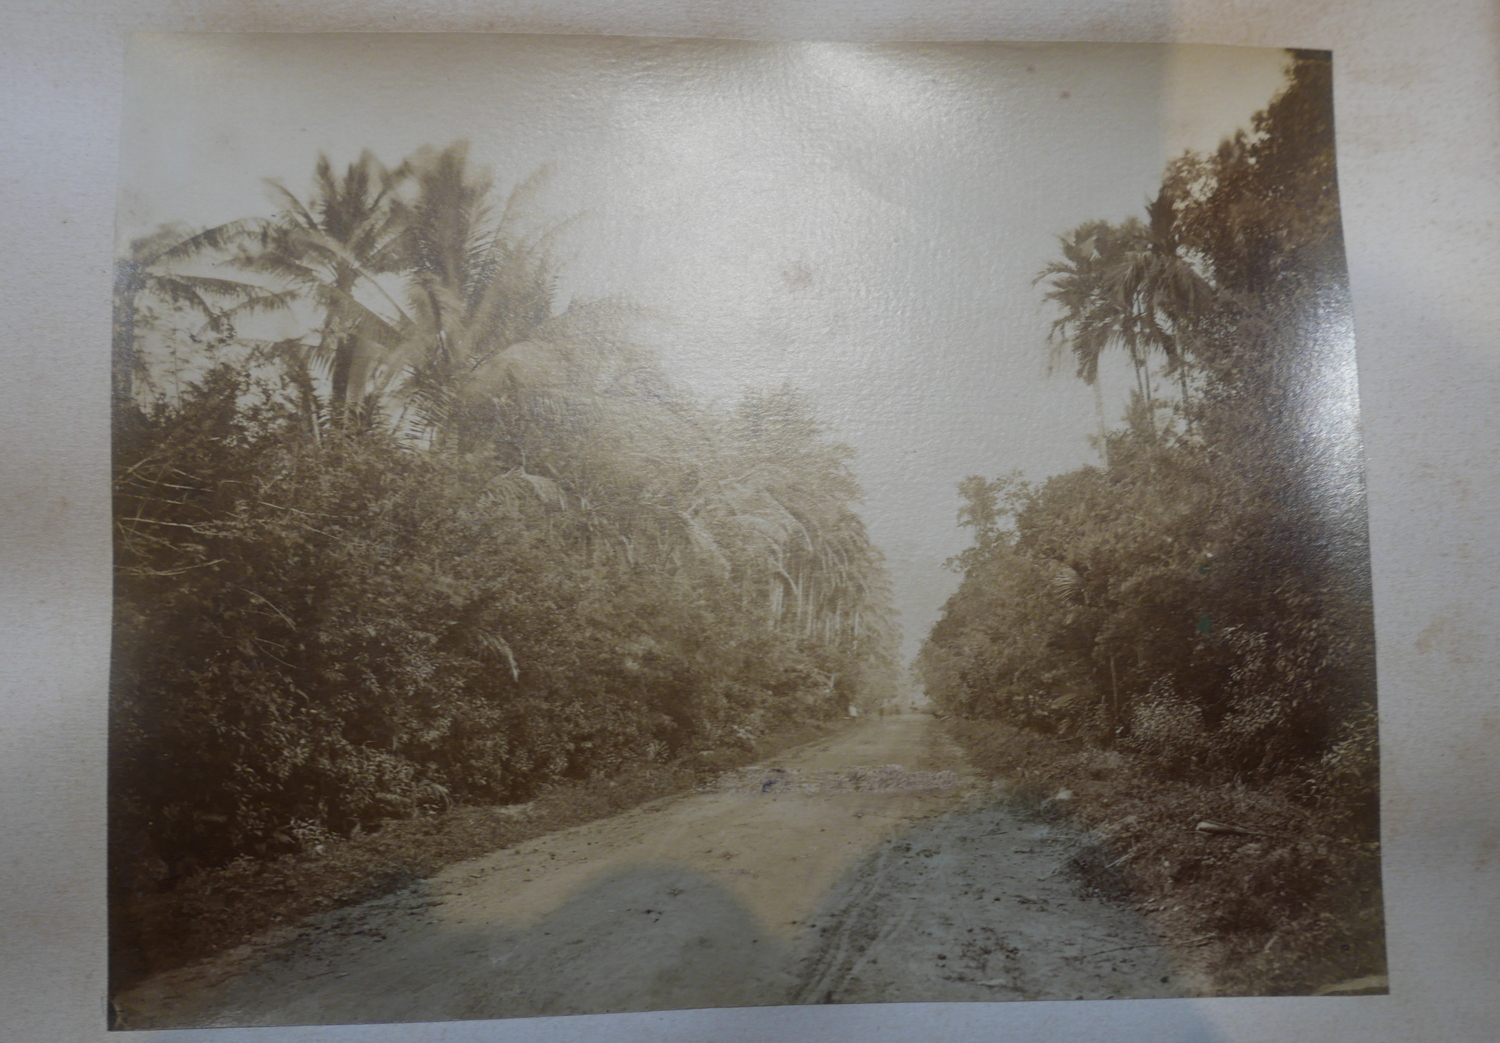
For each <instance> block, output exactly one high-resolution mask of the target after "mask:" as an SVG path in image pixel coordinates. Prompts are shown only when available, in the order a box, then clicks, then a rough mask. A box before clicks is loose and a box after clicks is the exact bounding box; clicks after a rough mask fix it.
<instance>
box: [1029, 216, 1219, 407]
mask: <svg viewBox="0 0 1500 1043" xmlns="http://www.w3.org/2000/svg"><path fill="white" fill-rule="evenodd" d="M1146 210H1147V216H1148V218H1149V224H1146V223H1142V222H1141V221H1140V220H1139V219H1137V218H1134V217H1131V218H1127V219H1126V220H1125V221H1124V222H1122V223H1121V224H1119V225H1111V224H1109V223H1108V222H1105V221H1091V222H1087V223H1085V224H1082V225H1079V226H1078V227H1077V228H1075V229H1073V231H1071V232H1069V233H1068V234H1067V235H1065V236H1062V237H1061V239H1060V243H1061V246H1062V253H1063V257H1062V260H1060V261H1053V262H1052V263H1051V264H1049V265H1047V266H1046V267H1045V268H1043V269H1042V271H1041V273H1040V274H1039V275H1038V276H1037V278H1036V281H1037V282H1041V281H1042V280H1044V279H1045V280H1048V281H1049V285H1050V286H1051V287H1052V289H1051V290H1050V291H1049V292H1048V293H1047V295H1046V299H1047V300H1049V301H1053V302H1055V303H1056V304H1058V305H1059V306H1060V307H1061V308H1062V311H1063V314H1062V316H1061V317H1060V318H1058V319H1057V320H1056V321H1055V322H1053V324H1052V343H1053V351H1054V361H1055V360H1056V358H1057V357H1059V356H1060V355H1061V354H1062V353H1063V352H1065V351H1071V352H1072V354H1073V356H1074V358H1075V359H1076V360H1077V362H1078V376H1079V377H1081V378H1082V379H1083V381H1084V382H1085V383H1086V384H1089V385H1090V386H1093V385H1094V384H1095V381H1096V380H1097V379H1098V375H1099V358H1100V356H1101V355H1102V354H1103V352H1104V350H1105V349H1106V348H1107V347H1109V346H1110V345H1111V344H1118V345H1119V346H1120V347H1121V348H1123V349H1124V351H1125V353H1126V355H1127V356H1128V358H1129V359H1130V364H1131V366H1132V367H1133V368H1134V370H1135V376H1136V390H1137V392H1138V393H1139V394H1140V396H1141V399H1142V401H1143V402H1144V403H1145V405H1146V409H1147V413H1148V415H1154V409H1155V394H1154V389H1153V387H1152V382H1151V370H1150V361H1151V356H1152V355H1153V354H1155V353H1160V354H1161V355H1162V356H1163V357H1164V359H1165V361H1166V370H1165V371H1166V373H1168V374H1175V375H1176V376H1177V378H1178V383H1179V387H1180V388H1181V392H1182V396H1183V402H1184V404H1186V402H1187V396H1188V382H1187V362H1188V349H1189V344H1188V341H1187V338H1188V334H1189V329H1190V326H1191V323H1192V320H1193V318H1194V316H1196V315H1200V314H1203V313H1204V312H1205V311H1206V310H1207V308H1208V307H1209V305H1210V302H1211V300H1212V296H1213V291H1212V288H1211V287H1210V286H1209V284H1208V282H1207V280H1205V279H1204V278H1203V276H1202V275H1201V274H1199V272H1198V270H1197V268H1196V267H1195V266H1194V265H1193V263H1192V262H1191V261H1190V260H1189V259H1188V258H1187V257H1186V256H1185V253H1184V250H1183V248H1182V244H1181V241H1180V239H1179V236H1178V234H1177V229H1176V213H1177V203H1176V200H1175V198H1174V197H1173V195H1172V193H1171V191H1170V189H1168V188H1163V189H1162V191H1161V193H1160V194H1158V196H1157V197H1156V199H1154V200H1152V201H1151V202H1150V203H1149V204H1148V205H1147V208H1146Z"/></svg>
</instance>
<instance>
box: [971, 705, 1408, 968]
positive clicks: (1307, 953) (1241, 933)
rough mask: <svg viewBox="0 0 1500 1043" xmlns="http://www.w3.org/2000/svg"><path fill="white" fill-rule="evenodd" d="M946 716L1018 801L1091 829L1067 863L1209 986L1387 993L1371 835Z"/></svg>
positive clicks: (1114, 754) (1303, 810)
mask: <svg viewBox="0 0 1500 1043" xmlns="http://www.w3.org/2000/svg"><path fill="white" fill-rule="evenodd" d="M947 723H948V725H949V727H950V731H951V733H952V735H953V737H954V739H955V740H956V741H957V742H958V743H959V744H960V745H961V746H962V747H964V749H965V750H966V751H967V753H968V756H969V759H970V761H971V762H972V763H973V764H974V766H975V767H976V768H977V769H979V770H980V771H982V772H984V773H986V774H988V775H989V776H990V777H992V778H995V779H997V780H1002V781H1004V782H1005V783H1006V784H1007V788H1008V790H1009V792H1010V794H1011V796H1012V798H1013V799H1014V801H1015V802H1016V803H1017V804H1018V805H1020V806H1021V807H1023V808H1029V809H1030V810H1031V811H1032V812H1033V813H1034V814H1036V815H1038V816H1041V817H1043V818H1052V819H1067V820H1069V821H1071V822H1072V823H1074V824H1075V825H1077V826H1079V827H1081V828H1083V829H1086V830H1088V831H1089V833H1090V834H1091V836H1092V837H1093V839H1094V843H1093V845H1092V846H1091V847H1090V848H1087V849H1085V850H1084V851H1083V852H1080V854H1079V856H1078V857H1077V858H1076V859H1075V864H1074V866H1073V868H1074V869H1075V871H1076V872H1078V873H1079V874H1080V875H1082V877H1083V878H1084V880H1085V881H1086V882H1087V883H1088V884H1089V885H1091V886H1093V887H1094V888H1096V889H1098V890H1099V891H1101V892H1103V893H1106V894H1116V895H1120V896H1125V895H1129V896H1130V897H1131V898H1132V899H1133V901H1134V902H1135V904H1136V906H1137V908H1139V909H1140V910H1141V912H1142V913H1144V914H1145V915H1146V916H1147V917H1148V918H1149V919H1150V920H1151V922H1152V924H1153V926H1154V927H1155V928H1156V930H1157V931H1158V932H1159V933H1160V934H1161V935H1162V937H1164V938H1165V939H1167V940H1168V941H1169V942H1170V943H1171V945H1172V946H1173V948H1174V949H1175V950H1176V951H1175V956H1176V958H1177V961H1178V962H1179V964H1180V965H1184V966H1191V967H1193V968H1194V969H1195V970H1196V972H1197V974H1198V975H1199V976H1201V978H1202V979H1203V980H1204V982H1205V987H1206V989H1207V991H1209V992H1211V993H1213V994H1217V995H1305V994H1310V993H1316V992H1319V991H1320V990H1321V991H1349V989H1348V987H1347V983H1351V982H1358V983H1361V984H1360V985H1359V990H1358V991H1366V992H1368V991H1381V992H1383V991H1385V990H1384V988H1383V978H1384V975H1385V973H1386V966H1385V955H1384V953H1385V948H1384V918H1383V909H1382V901H1381V888H1380V856H1379V844H1378V841H1373V840H1369V841H1366V840H1361V839H1359V838H1357V837H1352V836H1349V835H1348V832H1349V831H1348V830H1347V829H1344V828H1341V826H1340V824H1339V823H1337V822H1335V821H1331V820H1329V819H1327V818H1326V817H1322V816H1320V814H1319V812H1318V810H1317V809H1316V808H1312V807H1309V806H1307V805H1306V804H1304V803H1300V802H1298V801H1296V800H1294V799H1292V797H1291V796H1290V795H1289V794H1287V793H1285V792H1282V791H1279V790H1277V789H1276V788H1274V787H1266V788H1260V789H1251V788H1249V787H1247V786H1242V785H1235V784H1233V783H1212V782H1203V781H1196V780H1194V781H1183V780H1174V779H1169V778H1163V777H1162V776H1161V775H1160V774H1157V773H1155V772H1153V771H1152V770H1151V769H1150V768H1149V766H1148V765H1147V764H1146V763H1145V762H1144V761H1143V760H1141V759H1140V758H1137V757H1135V756H1132V755H1130V754H1129V753H1126V752H1124V751H1120V750H1104V749H1100V748H1097V747H1093V746H1089V745H1086V744H1084V743H1081V742H1077V741H1072V740H1060V739H1055V738H1050V737H1045V736H1041V735H1037V734H1035V733H1029V732H1024V731H1021V730H1019V729H1016V728H1014V727H1011V726H1009V725H1004V724H1000V723H998V722H993V721H968V720H950V721H948V722H947ZM1200 823H1202V824H1203V827H1204V828H1200ZM1341 983H1344V984H1345V985H1346V988H1345V989H1343V990H1339V989H1337V988H1336V987H1337V986H1339V985H1340V984H1341Z"/></svg>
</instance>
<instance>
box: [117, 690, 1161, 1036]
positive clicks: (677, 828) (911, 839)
mask: <svg viewBox="0 0 1500 1043" xmlns="http://www.w3.org/2000/svg"><path fill="white" fill-rule="evenodd" d="M997 801H998V797H997V796H996V793H995V790H994V789H993V787H991V786H990V785H989V784H988V783H982V782H980V781H979V780H978V779H977V778H976V777H975V776H974V775H973V774H972V773H971V772H969V771H968V769H967V767H966V765H965V762H964V759H963V755H962V753H961V752H960V751H959V749H958V748H957V747H956V745H954V744H953V742H952V741H951V740H950V739H949V738H948V736H947V735H946V733H945V731H944V730H943V729H942V728H941V726H940V725H939V724H938V723H937V722H936V721H935V720H933V719H932V718H931V717H926V716H915V715H912V716H906V717H896V718H885V719H879V720H868V721H863V722H860V723H859V724H858V725H856V726H853V727H851V728H849V729H848V730H845V731H843V732H840V733H839V734H837V735H834V736H831V737H829V738H826V739H822V740H819V741H818V742H815V743H812V744H810V745H808V746H805V747H802V748H800V749H797V750H793V751H789V752H788V753H787V754H786V755H785V756H783V757H781V758H777V759H773V760H770V761H767V762H766V763H765V764H763V765H759V766H757V767H755V768H752V769H743V770H741V771H739V772H732V773H729V774H727V775H725V776H723V777H721V778H720V779H719V780H718V781H717V782H716V783H715V784H713V785H709V786H705V787H703V788H702V789H701V790H700V791H699V792H696V793H693V794H687V795H683V796H678V797H671V798H666V799H663V800H659V801H655V802H652V803H650V804H647V805H643V806H641V807H639V808H636V809H634V810H632V811H630V812H627V813H625V814H623V815H618V816H615V817H613V818H610V819H606V820H601V821H599V822H594V823H590V824H588V825H585V826H580V827H576V828H573V829H569V830H563V831H560V832H557V833H553V834H549V835H548V836H545V837H540V838H537V839H536V840H533V841H528V842H526V843H524V844H521V845H518V846H516V847H514V848H509V849H503V850H500V851H496V852H493V853H491V854H489V855H485V856H482V857H480V858H477V859H472V860H470V861H468V862H464V863H461V864H459V865H455V866H452V867H450V868H449V869H448V870H445V871H444V872H443V873H440V874H438V875H437V876H435V877H433V878H431V879H429V880H425V881H422V882H421V883H420V884H418V885H416V886H414V887H412V888H409V889H407V890H406V891H403V892H400V893H398V894H395V895H389V896H386V897H385V898H382V899H379V900H377V901H374V902H369V903H366V904H365V905H362V906H357V907H352V908H349V909H342V910H336V911H334V912H330V913H326V914H323V915H322V916H319V917H314V918H311V919H309V920H308V921H304V922H303V923H302V924H300V925H298V927H297V928H295V929H293V930H291V931H284V932H282V933H281V934H279V935H277V936H274V937H269V938H266V939H262V940H261V941H260V942H258V943H255V944H252V945H249V946H245V947H242V948H241V949H240V950H237V951H235V952H232V953H228V954H225V955H223V956H221V957H218V958H216V959H214V960H211V961H208V962H206V963H203V964H199V965H197V966H195V967H188V968H182V969H180V970H177V971H173V972H170V973H168V974H164V975H160V976H158V977H157V978H153V979H151V980H149V981H146V982H144V983H142V984H140V985H138V986H137V987H135V988H133V989H131V990H130V991H129V992H127V993H125V994H123V995H121V996H118V997H116V1006H117V1008H118V1009H119V1011H120V1015H121V1027H126V1028H169V1027H189V1026H206V1025H294V1024H314V1023H323V1024H329V1023H370V1022H400V1021H434V1020H447V1019H454V1018H498V1017H516V1016H528V1015H548V1014H570V1013H588V1012H605V1011H625V1010H653V1009H665V1008H674V1007H702V1006H747V1005H759V1004H781V1003H791V1002H824V1001H827V1002H861V1001H877V1000H949V999H984V1000H989V999H1021V998H1067V999H1072V998H1075V997H1077V996H1079V995H1084V996H1105V995H1133V996H1145V995H1180V994H1182V992H1181V986H1180V985H1179V984H1178V980H1177V979H1176V978H1175V977H1174V976H1173V972H1172V971H1171V969H1170V968H1168V967H1166V966H1165V961H1164V958H1163V957H1162V955H1161V953H1160V951H1159V950H1152V949H1150V948H1148V946H1149V945H1151V944H1152V943H1154V939H1152V938H1150V937H1149V935H1147V934H1146V933H1145V932H1146V927H1145V925H1144V923H1143V922H1142V921H1141V919H1140V918H1139V917H1138V916H1137V915H1136V914H1135V913H1134V912H1133V911H1131V910H1129V909H1128V908H1125V907H1123V906H1120V905H1118V904H1111V903H1109V902H1105V901H1100V900H1097V899H1086V898H1079V897H1078V896H1077V895H1076V893H1075V892H1076V888H1075V886H1074V885H1073V884H1072V883H1071V882H1070V880H1069V879H1068V878H1067V876H1066V874H1064V873H1062V872H1061V871H1060V870H1061V867H1062V866H1063V864H1064V863H1065V862H1066V861H1067V860H1068V859H1069V858H1071V857H1072V856H1073V854H1075V853H1076V852H1077V850H1079V849H1080V848H1081V846H1082V845H1083V844H1084V842H1085V841H1084V839H1083V838H1081V837H1079V836H1077V835H1076V834H1071V833H1068V832H1067V831H1065V830H1061V829H1059V828H1057V827H1054V826H1047V825H1045V824H1041V823H1034V822H1024V821H1022V820H1021V819H1020V818H1019V817H1017V815H1016V814H1015V813H1014V812H1012V811H1010V810H1008V809H1007V808H1006V807H1005V806H1004V804H1003V803H999V802H997ZM1096 950H1112V951H1109V952H1106V953H1104V954H1103V955H1094V953H1095V951H1096ZM1163 977H1165V978H1167V979H1168V980H1167V981H1166V982H1163V981H1161V979H1162V978H1163Z"/></svg>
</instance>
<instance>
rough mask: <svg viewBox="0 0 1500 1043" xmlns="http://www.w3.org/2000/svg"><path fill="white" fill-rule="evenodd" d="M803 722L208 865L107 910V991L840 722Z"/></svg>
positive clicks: (630, 803)
mask: <svg viewBox="0 0 1500 1043" xmlns="http://www.w3.org/2000/svg"><path fill="white" fill-rule="evenodd" d="M847 723H848V722H847V721H844V720H840V721H835V722H832V723H803V724H799V725H795V726H791V727H788V728H784V729H782V730H780V731H777V732H775V733H773V734H771V735H768V736H766V737H765V738H764V739H762V740H761V741H760V742H759V743H757V744H756V745H755V746H754V747H753V748H745V749H734V750H722V751H716V752H715V753H714V754H713V755H712V756H710V757H697V758H694V759H692V760H684V761H680V762H678V763H675V764H670V765H663V764H653V763H642V764H637V765H634V766H631V767H628V768H626V769H625V770H623V771H621V772H620V773H619V774H617V775H615V776H613V777H611V778H598V779H593V780H588V781H583V782H565V783H561V784H558V785H555V786H552V787H550V788H548V789H547V790H546V791H545V792H543V793H542V794H540V795H539V796H538V797H537V798H536V799H535V800H533V801H531V802H530V803H529V804H527V805H525V806H524V808H525V810H524V813H518V810H517V809H518V808H519V807H520V806H501V805H494V806H487V807H465V806H459V807H454V808H452V809H450V810H447V811H445V812H442V813H440V814H433V815H423V816H418V817H414V818H407V819H391V820H387V821H385V822H384V823H382V824H381V826H380V828H379V829H378V830H377V831H375V832H359V833H355V834H353V835H352V836H348V837H340V836H336V835H333V834H331V833H328V834H320V835H316V836H314V835H309V836H308V837H306V838H305V839H304V842H303V846H302V848H301V849H300V850H298V851H295V852H290V853H287V854H283V855H281V856H279V857H276V858H274V859H270V860H266V861H261V860H256V859H251V858H241V859H238V860H236V861H234V862H231V863H229V864H228V865H225V866H219V867H215V868H211V869H204V870H201V871H200V872H198V873H196V874H195V875H193V876H192V877H189V878H188V879H186V880H184V881H182V882H181V883H180V884H178V885H177V886H176V887H174V888H172V889H171V890H167V891H160V892H155V893H150V894H142V895H137V896H135V897H134V898H132V899H131V900H130V901H128V902H125V903H122V904H121V905H119V906H118V907H116V908H114V909H112V910H111V913H112V922H111V926H110V948H111V959H110V966H111V970H112V974H111V981H110V989H111V991H112V992H115V993H118V992H120V991H121V990H123V989H127V988H129V987H130V986H132V985H134V984H135V983H137V982H139V981H141V980H143V979H145V978H146V977H149V976H151V975H154V974H160V973H163V972H165V971H170V970H173V969H176V968H178V967H182V966H186V965H187V964H190V963H193V962H196V961H199V960H203V959H207V958H209V957H211V956H214V955H216V954H218V953H222V952H224V951H226V950H228V949H231V948H233V947H235V946H236V945H240V944H242V943H244V942H247V941H251V940H253V939H255V938H256V937H257V936H265V935H267V934H268V933H269V932H273V931H276V930H278V929H282V928H286V927H289V926H291V925H292V924H294V923H296V922H297V921H299V920H301V919H303V918H304V917H308V916H313V915H316V914H318V913H323V912H327V911H328V910H330V909H334V908H338V907H342V906H349V905H356V904H358V903H360V902H366V901H370V900H371V899H374V898H378V897H380V896H382V895H387V894H391V893H392V892H395V891H398V890H400V889H401V888H403V887H407V886H409V885H411V884H412V883H415V882H416V881H418V880H421V879H423V878H425V877H429V876H432V875H433V874H435V873H438V872H441V871H442V870H443V869H445V868H447V867H448V866H451V865H453V864H455V863H457V862H462V861H464V860H466V859H469V858H475V857H477V856H479V855H483V854H487V853H489V852H491V851H497V850H501V849H503V848H507V847H511V846H513V845H515V844H519V843H524V842H526V841H528V840H531V839H533V838H535V837H539V836H543V835H545V834H547V833H553V832H556V831H558V830H562V829H568V828H570V827H572V826H578V825H583V824H586V823H588V822H593V821H596V820H598V819H602V818H607V817H609V816H612V815H617V814H620V813H621V812H624V811H628V810H629V809H631V808H634V807H638V806H640V805H642V804H645V803H647V802H649V801H652V800H656V799H658V798H661V797H667V796H671V795H674V794H678V793H682V792H684V791H687V790H690V789H692V787H693V786H694V785H695V784H697V783H699V782H701V781H703V780H704V779H705V778H707V777H711V776H714V775H717V774H718V773H719V772H721V771H726V770H730V769H733V768H738V767H742V766H744V765H747V764H753V763H755V762H756V761H758V760H761V759H764V758H765V757H769V756H771V755H773V754H775V753H779V752H782V751H784V750H788V749H791V748H793V747H796V746H801V745H804V744H806V743H809V742H814V741H816V740H818V739H821V738H823V737H825V736H827V735H828V734H830V733H831V732H833V731H836V730H838V729H839V728H842V727H844V726H846V725H847Z"/></svg>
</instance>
